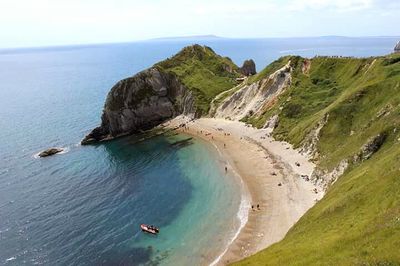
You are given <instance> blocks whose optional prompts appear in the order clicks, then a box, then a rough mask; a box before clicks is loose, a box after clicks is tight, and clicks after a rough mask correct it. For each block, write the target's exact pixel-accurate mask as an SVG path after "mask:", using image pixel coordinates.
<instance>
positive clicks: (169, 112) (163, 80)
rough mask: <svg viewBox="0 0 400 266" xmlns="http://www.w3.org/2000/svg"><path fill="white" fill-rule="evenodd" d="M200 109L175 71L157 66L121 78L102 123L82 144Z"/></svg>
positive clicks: (193, 112)
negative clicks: (168, 71)
mask: <svg viewBox="0 0 400 266" xmlns="http://www.w3.org/2000/svg"><path fill="white" fill-rule="evenodd" d="M195 112H196V109H195V105H194V97H193V96H192V92H191V91H189V90H188V89H187V88H186V87H185V86H184V85H183V84H182V83H181V82H180V81H179V80H178V78H177V77H176V76H175V75H174V74H172V73H166V72H164V71H162V70H160V69H158V68H156V67H154V68H150V69H147V70H144V71H142V72H140V73H138V74H136V75H135V76H133V77H130V78H127V79H124V80H121V81H119V82H118V83H117V84H116V85H114V87H113V88H112V89H111V91H110V92H109V93H108V96H107V99H106V103H105V105H104V109H103V114H102V117H101V125H100V126H99V127H97V128H95V129H93V130H92V132H90V133H89V134H88V135H87V136H86V137H85V138H84V139H83V140H82V142H81V144H82V145H87V144H91V143H95V142H98V141H102V140H108V139H113V138H115V137H119V136H123V135H128V134H132V133H137V132H140V131H143V130H148V129H151V128H153V127H155V126H157V125H159V124H161V123H162V122H164V121H165V120H167V119H170V118H173V117H175V116H177V115H179V114H185V115H192V116H194V115H195Z"/></svg>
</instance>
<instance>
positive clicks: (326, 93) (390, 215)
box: [238, 55, 400, 265]
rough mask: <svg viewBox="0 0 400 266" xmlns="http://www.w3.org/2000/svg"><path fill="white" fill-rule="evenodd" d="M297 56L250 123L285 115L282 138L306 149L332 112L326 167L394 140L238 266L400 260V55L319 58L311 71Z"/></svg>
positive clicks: (323, 144) (323, 141)
mask: <svg viewBox="0 0 400 266" xmlns="http://www.w3.org/2000/svg"><path fill="white" fill-rule="evenodd" d="M291 60H292V63H293V66H294V68H295V69H294V75H293V80H292V85H291V87H290V88H289V89H288V90H287V91H286V92H285V93H284V94H283V95H281V97H280V98H279V101H278V103H277V104H276V105H275V106H274V107H273V108H271V109H270V110H266V111H265V113H264V115H263V116H261V117H252V118H251V119H250V122H252V123H254V124H255V125H260V124H262V122H263V121H265V120H266V119H267V118H268V117H269V116H271V115H273V114H279V115H280V124H279V126H278V127H277V128H276V129H275V131H274V134H275V137H277V138H278V139H284V140H287V141H289V142H291V143H293V144H294V145H295V146H300V145H301V144H302V141H304V139H305V137H306V135H307V133H308V132H309V131H310V130H311V129H312V128H314V127H315V126H316V124H317V122H318V121H320V120H321V119H322V118H323V116H324V115H325V114H326V113H328V114H329V119H328V122H327V124H326V125H325V126H324V127H323V129H322V130H321V134H320V141H319V144H318V147H317V148H318V151H319V153H320V156H319V158H318V159H319V160H318V164H319V167H321V168H325V169H332V168H333V167H334V166H336V165H337V164H338V163H339V161H340V160H342V159H344V158H352V156H353V155H354V154H356V153H357V152H358V151H359V150H360V148H361V146H362V145H363V144H364V143H366V142H367V141H368V140H369V139H370V138H371V137H374V136H376V135H377V134H379V133H381V132H386V133H387V134H388V138H387V139H386V141H385V143H384V144H383V146H382V147H381V149H380V150H379V151H378V152H377V153H375V154H374V155H373V156H372V157H371V158H370V159H369V160H367V161H364V162H363V163H357V164H352V165H351V166H350V168H349V169H348V170H347V171H346V172H345V174H344V175H343V176H342V177H340V178H339V180H338V181H337V182H336V183H335V184H334V185H332V186H331V187H330V188H329V189H328V192H327V194H326V196H325V197H324V198H323V199H322V200H321V201H320V202H318V203H317V204H316V205H315V206H314V207H313V208H312V209H311V210H310V211H308V212H307V213H306V214H305V215H304V216H303V217H302V218H301V219H300V221H299V222H298V223H297V224H296V225H295V226H294V227H293V228H292V229H291V230H290V231H289V232H288V234H287V236H286V237H285V239H284V240H282V241H281V242H279V243H277V244H275V245H273V246H271V247H270V248H268V249H266V250H264V251H262V252H260V253H258V254H256V255H254V256H252V257H250V258H248V259H246V260H244V261H242V262H240V263H238V264H239V265H248V264H252V265H277V264H280V265H309V264H322V265H333V264H338V265H354V264H362V265H375V264H379V265H398V264H400V193H399V191H400V55H391V56H386V57H380V58H368V59H353V58H326V57H319V58H314V59H312V60H311V61H312V62H311V69H310V72H309V73H308V74H303V73H302V71H301V66H302V62H303V59H302V58H299V57H294V58H292V59H291ZM373 62H374V63H373ZM288 99H290V100H288ZM279 107H281V108H279Z"/></svg>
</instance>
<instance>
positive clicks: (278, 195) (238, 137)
mask: <svg viewBox="0 0 400 266" xmlns="http://www.w3.org/2000/svg"><path fill="white" fill-rule="evenodd" d="M181 124H186V126H185V127H180V128H179V129H176V130H177V131H181V132H185V133H187V134H190V135H193V136H197V137H201V138H203V139H205V140H208V141H210V142H211V143H212V144H214V145H215V146H216V147H217V149H218V150H219V151H220V153H221V156H222V158H223V160H224V161H226V165H225V166H222V167H227V171H228V172H231V173H235V174H238V175H239V176H240V178H241V179H242V180H243V183H244V185H245V190H244V191H247V192H248V193H249V195H250V201H251V205H253V207H254V209H252V208H251V207H249V211H248V220H247V223H246V224H245V226H244V227H243V228H242V230H241V231H240V232H239V234H238V236H237V237H236V239H234V240H233V242H232V244H231V245H229V247H228V248H227V250H226V252H225V253H224V254H223V255H222V256H221V258H220V259H219V260H218V262H217V265H226V264H228V263H231V262H234V261H237V260H240V259H242V258H245V257H247V256H249V255H252V254H254V253H256V252H258V251H260V250H262V249H264V248H266V247H268V246H270V245H271V244H273V243H275V242H278V241H280V240H281V239H282V238H283V237H284V236H285V234H286V233H287V232H288V230H289V229H290V228H291V227H292V226H293V224H294V223H296V221H298V219H299V218H300V217H301V216H302V215H303V214H304V213H305V212H306V211H307V210H308V209H309V208H311V207H312V206H313V205H314V204H315V202H316V201H317V200H319V199H321V198H322V196H323V191H322V190H321V189H320V188H318V187H315V186H314V185H313V184H312V183H311V182H309V181H307V180H306V176H310V175H311V173H312V171H313V169H314V167H315V165H314V164H313V163H311V162H310V161H309V160H308V159H309V158H307V157H306V156H304V155H302V154H300V153H299V152H298V151H296V150H294V149H293V148H292V147H291V145H290V144H288V143H285V142H278V141H274V140H273V138H271V137H268V135H269V133H270V132H269V131H268V129H255V128H252V127H248V126H246V125H245V124H244V123H241V122H237V121H228V120H224V119H215V118H201V119H197V120H193V121H191V120H190V119H188V118H186V117H178V118H175V119H173V120H171V121H169V122H167V123H165V124H164V126H166V127H169V128H177V127H179V125H181ZM257 205H259V208H257Z"/></svg>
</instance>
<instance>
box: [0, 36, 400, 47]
mask: <svg viewBox="0 0 400 266" xmlns="http://www.w3.org/2000/svg"><path fill="white" fill-rule="evenodd" d="M308 38H310V39H311V38H337V39H339V38H354V39H357V38H371V39H373V38H377V39H378V38H399V41H400V35H385V36H340V35H325V36H324V35H321V36H288V37H247V38H241V37H224V36H217V35H212V34H204V35H187V36H166V37H156V38H150V39H143V40H132V41H110V42H91V43H67V44H50V45H38V46H14V47H2V46H0V50H3V51H4V50H14V49H40V48H53V47H54V48H57V47H73V46H96V45H113V44H125V43H126V44H129V43H140V42H148V41H175V40H176V41H179V40H198V41H199V40H202V39H204V40H206V39H210V40H211V39H232V40H252V39H254V40H257V39H259V40H267V39H308ZM193 44H194V43H193Z"/></svg>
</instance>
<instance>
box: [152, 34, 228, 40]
mask: <svg viewBox="0 0 400 266" xmlns="http://www.w3.org/2000/svg"><path fill="white" fill-rule="evenodd" d="M204 39H222V37H219V36H216V35H211V34H210V35H191V36H172V37H161V38H154V39H150V40H151V41H153V40H157V41H173V40H204Z"/></svg>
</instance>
